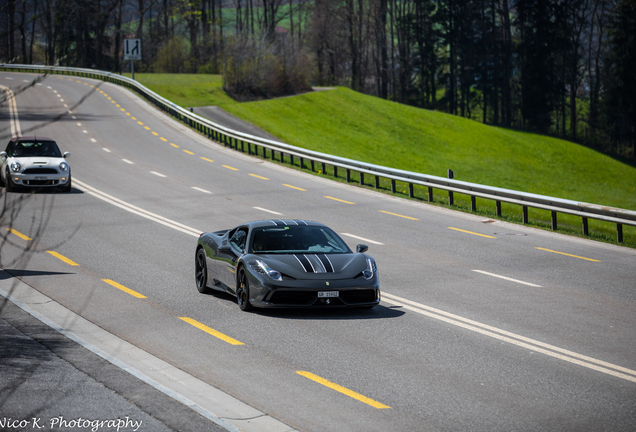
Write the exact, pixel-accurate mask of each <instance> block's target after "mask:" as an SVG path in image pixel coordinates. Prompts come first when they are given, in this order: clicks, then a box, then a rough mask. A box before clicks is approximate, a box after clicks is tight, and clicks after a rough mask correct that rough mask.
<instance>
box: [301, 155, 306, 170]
mask: <svg viewBox="0 0 636 432" xmlns="http://www.w3.org/2000/svg"><path fill="white" fill-rule="evenodd" d="M303 168H305V158H302V157H301V158H300V169H303Z"/></svg>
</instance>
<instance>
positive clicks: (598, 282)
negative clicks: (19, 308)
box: [0, 73, 636, 432]
mask: <svg viewBox="0 0 636 432" xmlns="http://www.w3.org/2000/svg"><path fill="white" fill-rule="evenodd" d="M34 77H35V76H34V75H27V74H8V73H2V74H0V84H2V85H5V86H7V87H11V88H13V89H14V90H16V89H17V88H18V87H19V86H20V85H23V84H25V83H24V82H23V81H24V80H27V81H29V80H32V79H33V78H34ZM9 78H10V79H9ZM40 84H41V85H36V86H33V87H32V88H30V89H28V90H26V91H24V92H22V93H20V94H18V95H17V107H18V110H19V121H20V127H21V130H22V133H23V134H24V135H30V134H33V133H36V134H37V135H42V136H49V137H52V138H54V139H56V141H57V142H58V144H59V145H60V147H61V150H62V151H70V152H71V153H72V155H71V157H70V158H69V162H70V164H71V167H72V174H73V181H74V183H73V184H74V188H73V191H72V192H71V193H70V194H56V193H46V192H44V193H36V194H29V193H27V192H16V193H10V194H8V195H6V194H3V195H2V199H3V200H5V199H6V205H7V206H8V208H9V209H10V210H11V211H8V212H7V211H5V213H4V216H3V219H2V223H3V226H4V227H6V228H11V229H13V231H6V228H4V230H5V231H6V233H5V236H6V238H5V241H4V243H3V248H2V250H1V253H2V254H1V256H0V258H1V264H2V267H3V268H4V269H5V270H6V271H7V272H9V273H10V274H13V275H15V276H16V277H18V278H19V279H20V280H21V281H23V282H25V283H26V284H28V285H29V286H31V287H33V288H35V289H36V290H37V291H39V292H40V293H42V294H44V295H46V296H48V297H49V298H51V299H52V300H54V301H55V302H57V303H59V304H61V305H63V306H65V307H66V308H68V309H70V310H72V311H73V312H75V313H76V314H78V315H79V316H81V317H83V318H85V319H86V320H88V321H89V322H92V323H94V324H96V325H97V326H98V327H100V328H102V329H104V330H106V331H107V332H109V333H111V334H113V335H115V336H117V337H119V338H121V339H122V340H125V341H127V342H128V343H130V344H132V345H134V346H135V347H138V348H140V349H141V350H143V351H145V352H147V353H149V354H152V355H153V356H156V357H157V358H160V359H162V360H163V361H165V362H167V363H168V364H170V365H173V366H175V367H176V368H178V369H179V370H181V371H184V372H186V373H187V374H190V375H191V376H194V377H196V378H197V379H199V380H201V381H203V382H205V383H207V384H210V385H212V386H214V387H216V388H218V389H220V390H222V391H224V392H226V393H227V394H229V395H232V396H233V397H235V398H237V399H239V400H240V401H242V402H244V403H246V404H248V405H249V406H251V407H254V408H255V409H257V410H259V411H261V412H263V413H266V414H267V415H268V416H271V418H273V419H276V420H277V421H279V422H281V423H282V424H284V425H288V426H289V427H290V428H293V429H296V430H299V431H316V432H323V431H338V432H339V431H412V430H418V431H438V430H449V431H458V430H470V431H504V430H517V431H555V430H559V431H570V430H572V431H598V430H612V431H631V430H634V429H636V343H635V342H636V331H635V330H636V290H635V289H636V282H635V281H636V265H635V264H636V253H635V252H634V251H633V250H630V249H626V248H622V247H616V246H611V245H605V244H599V243H595V242H592V241H587V240H581V239H575V238H570V237H566V236H563V235H558V234H553V233H548V232H544V231H539V230H535V229H530V228H526V227H520V226H514V225H510V224H506V223H502V222H494V221H490V220H485V219H483V218H480V217H474V216H470V215H465V214H461V213H457V212H454V211H450V210H446V209H441V208H437V207H434V206H429V205H427V204H423V203H413V202H408V201H406V200H401V199H397V198H392V197H388V196H384V195H381V194H378V193H374V192H369V191H363V190H360V189H357V188H355V187H353V186H348V185H342V184H336V183H333V182H330V181H327V180H323V179H319V178H315V177H313V176H311V175H308V174H306V173H300V172H298V171H295V170H291V169H288V168H285V167H280V166H277V165H273V164H271V163H269V162H264V161H262V160H259V159H255V158H251V157H248V156H245V155H241V154H238V153H236V152H233V151H231V150H228V149H225V148H223V147H221V146H219V145H218V144H215V143H212V142H210V141H208V140H206V139H204V138H203V137H201V136H199V135H197V134H196V133H194V132H192V131H190V130H188V129H186V128H185V127H184V126H183V125H181V124H179V123H176V122H174V121H172V120H171V119H169V118H167V117H165V116H164V115H163V114H161V113H160V112H158V111H156V110H155V109H154V108H152V107H150V106H149V105H147V104H146V103H145V102H143V101H142V100H140V99H139V98H138V97H137V96H135V95H133V94H131V93H130V92H128V91H126V90H124V89H121V88H119V87H117V86H115V85H111V84H105V83H100V82H97V81H93V80H88V79H76V78H70V77H55V76H54V77H48V78H46V79H45V80H44V81H43V82H41V83H40ZM91 86H95V87H91ZM65 104H66V106H65ZM69 111H71V112H69ZM7 112H8V111H7V106H6V104H5V105H3V106H2V107H1V108H0V114H1V115H2V116H3V117H2V119H3V120H2V127H1V128H0V129H2V132H0V134H2V136H3V137H4V138H6V140H7V141H8V136H9V127H8V126H7V118H8V114H7ZM269 218H276V219H280V218H298V219H311V220H318V221H321V222H324V223H326V224H328V225H329V226H331V227H332V228H333V229H334V230H336V231H337V232H339V233H340V234H341V235H342V237H343V238H344V239H345V240H346V241H347V242H348V243H349V245H350V246H351V247H352V248H353V247H355V245H356V243H366V244H368V245H369V246H370V249H369V253H370V254H371V255H372V256H374V257H375V258H376V260H377V263H378V266H379V273H380V282H381V289H382V292H383V301H382V304H381V306H379V307H376V308H374V309H372V310H370V311H358V310H318V311H304V310H291V311H264V312H256V313H243V312H241V311H240V310H239V309H238V306H237V305H236V303H235V301H234V299H232V298H231V297H226V296H223V295H215V294H213V295H201V294H199V293H198V292H197V290H196V287H195V284H194V248H195V243H196V238H197V235H198V234H197V233H198V232H203V231H213V230H217V229H223V228H230V227H233V226H235V225H237V224H239V223H241V222H243V221H247V220H256V219H269ZM19 234H20V235H22V236H24V237H26V238H30V239H32V240H25V239H24V237H21V236H20V235H19ZM25 251H26V252H25ZM51 252H54V253H51ZM25 257H26V258H28V260H27V259H24V258H25ZM122 288H125V289H126V290H123V289H122ZM133 294H141V295H143V296H144V297H143V298H139V297H136V296H135V295H133ZM183 318H187V319H188V321H186V320H184V319H183ZM191 320H195V322H197V323H200V324H203V325H204V326H206V327H203V328H204V329H213V330H214V331H216V332H217V333H215V334H216V336H215V335H213V334H211V333H209V332H206V331H203V330H201V328H198V327H195V326H193V325H192V324H191V322H192V321H191ZM212 333H214V332H212ZM219 336H223V337H219ZM228 338H231V339H228ZM228 341H230V342H231V341H237V342H239V343H240V344H238V345H235V344H232V343H229V342H228ZM85 403H86V405H87V406H90V405H91V401H90V400H89V399H88V400H86V402H85ZM1 416H2V413H0V417H1Z"/></svg>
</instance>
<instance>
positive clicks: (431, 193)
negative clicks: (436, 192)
mask: <svg viewBox="0 0 636 432" xmlns="http://www.w3.org/2000/svg"><path fill="white" fill-rule="evenodd" d="M428 202H433V188H432V187H431V186H429V187H428Z"/></svg>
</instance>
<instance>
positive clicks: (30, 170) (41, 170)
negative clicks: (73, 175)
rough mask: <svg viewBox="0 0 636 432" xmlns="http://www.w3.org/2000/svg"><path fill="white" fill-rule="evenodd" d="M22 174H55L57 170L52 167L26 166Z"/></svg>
mask: <svg viewBox="0 0 636 432" xmlns="http://www.w3.org/2000/svg"><path fill="white" fill-rule="evenodd" d="M22 174H57V170H56V169H54V168H28V169H25V170H24V171H23V172H22Z"/></svg>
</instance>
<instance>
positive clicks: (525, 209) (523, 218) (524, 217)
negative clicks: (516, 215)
mask: <svg viewBox="0 0 636 432" xmlns="http://www.w3.org/2000/svg"><path fill="white" fill-rule="evenodd" d="M521 221H522V222H523V224H524V225H527V224H528V206H523V215H522V216H521Z"/></svg>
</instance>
